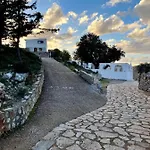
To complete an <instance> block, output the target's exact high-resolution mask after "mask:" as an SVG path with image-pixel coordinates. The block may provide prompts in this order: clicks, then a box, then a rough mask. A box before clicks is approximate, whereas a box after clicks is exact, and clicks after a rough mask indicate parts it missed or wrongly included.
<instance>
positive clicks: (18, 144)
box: [0, 58, 107, 150]
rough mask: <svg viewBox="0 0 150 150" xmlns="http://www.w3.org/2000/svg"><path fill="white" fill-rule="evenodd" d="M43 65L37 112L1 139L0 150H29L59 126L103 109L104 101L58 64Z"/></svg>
mask: <svg viewBox="0 0 150 150" xmlns="http://www.w3.org/2000/svg"><path fill="white" fill-rule="evenodd" d="M43 65H44V67H45V83H44V88H43V91H42V95H41V98H40V100H39V103H38V108H37V110H36V111H35V113H34V114H32V117H30V119H29V120H28V122H27V123H26V124H25V125H24V126H23V127H22V128H19V129H18V130H15V132H14V133H11V134H10V135H9V136H8V137H6V138H1V139H0V150H29V149H31V148H32V146H33V145H35V144H36V143H37V142H38V141H39V140H40V139H41V137H43V136H44V135H45V134H47V133H48V132H49V131H51V130H52V129H53V128H54V127H56V126H58V125H59V124H61V123H65V122H66V121H69V120H72V119H74V118H76V117H79V116H81V115H83V114H86V113H88V112H91V111H93V110H95V109H97V108H99V107H101V106H103V105H105V103H106V101H107V99H106V98H104V97H102V96H100V95H99V94H98V93H95V91H93V90H92V88H91V87H90V85H89V84H87V83H86V82H85V81H84V80H82V79H81V78H80V77H79V76H78V75H77V74H75V73H74V72H72V71H71V70H70V69H68V68H67V67H65V66H64V65H62V64H61V63H58V62H57V61H55V60H53V59H50V58H43Z"/></svg>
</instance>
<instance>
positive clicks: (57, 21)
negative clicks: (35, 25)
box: [41, 3, 69, 28]
mask: <svg viewBox="0 0 150 150" xmlns="http://www.w3.org/2000/svg"><path fill="white" fill-rule="evenodd" d="M68 20H69V19H68V17H67V16H65V15H64V14H63V12H62V9H61V7H60V6H59V5H58V4H56V3H53V4H52V7H50V8H49V9H48V10H47V12H46V13H45V15H44V18H43V22H42V23H41V26H42V27H44V28H55V27H57V26H60V25H62V24H66V23H67V22H68Z"/></svg>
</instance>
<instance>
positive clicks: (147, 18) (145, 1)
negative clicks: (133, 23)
mask: <svg viewBox="0 0 150 150" xmlns="http://www.w3.org/2000/svg"><path fill="white" fill-rule="evenodd" d="M134 10H135V12H136V14H137V15H138V16H139V17H140V18H141V20H142V21H143V23H145V24H149V25H150V0H140V2H139V4H137V5H136V6H135V8H134Z"/></svg>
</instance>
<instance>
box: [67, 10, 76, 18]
mask: <svg viewBox="0 0 150 150" xmlns="http://www.w3.org/2000/svg"><path fill="white" fill-rule="evenodd" d="M70 16H71V17H72V18H73V19H76V18H77V17H78V14H76V13H75V12H73V11H69V12H68V17H70Z"/></svg>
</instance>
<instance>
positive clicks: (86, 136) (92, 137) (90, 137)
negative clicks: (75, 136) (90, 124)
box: [83, 133, 96, 140]
mask: <svg viewBox="0 0 150 150" xmlns="http://www.w3.org/2000/svg"><path fill="white" fill-rule="evenodd" d="M83 136H84V137H85V138H88V139H91V140H94V139H95V138H96V136H95V135H94V134H90V133H84V134H83Z"/></svg>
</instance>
